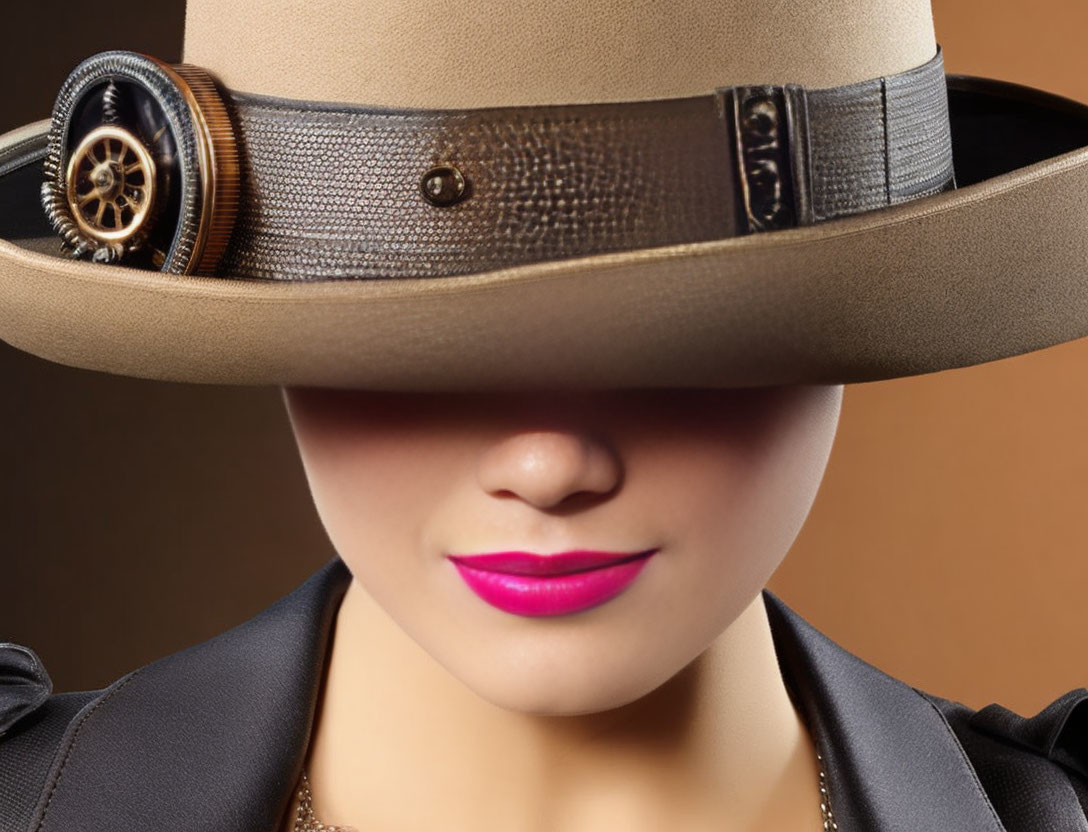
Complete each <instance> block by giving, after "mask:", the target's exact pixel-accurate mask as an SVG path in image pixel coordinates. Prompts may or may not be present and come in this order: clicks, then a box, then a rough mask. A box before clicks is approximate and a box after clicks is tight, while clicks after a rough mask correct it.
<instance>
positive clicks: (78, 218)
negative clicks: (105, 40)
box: [42, 51, 239, 274]
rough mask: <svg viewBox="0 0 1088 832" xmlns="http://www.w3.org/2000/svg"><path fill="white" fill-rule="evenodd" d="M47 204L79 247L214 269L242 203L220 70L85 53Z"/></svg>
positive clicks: (50, 155)
mask: <svg viewBox="0 0 1088 832" xmlns="http://www.w3.org/2000/svg"><path fill="white" fill-rule="evenodd" d="M44 171H45V182H44V183H43V184H42V205H43V207H44V209H45V212H46V215H47V216H48V218H49V220H50V222H51V223H52V225H53V227H54V228H55V229H56V231H57V232H58V234H60V236H61V238H62V242H63V246H64V248H65V249H66V250H67V251H68V253H69V254H71V255H72V256H74V257H90V258H91V259H93V260H95V261H97V262H101V263H121V264H124V265H132V266H137V267H143V268H151V269H157V270H161V271H165V272H171V273H175V274H212V273H214V271H215V270H216V267H217V266H218V263H219V260H220V259H221V257H222V256H223V253H224V251H225V250H226V247H227V244H228V243H229V241H230V236H231V232H232V231H233V227H234V219H235V216H236V215H237V209H238V191H239V161H238V149H237V146H236V142H235V139H234V130H233V126H232V122H231V119H230V117H229V115H228V113H227V109H226V103H225V102H224V100H223V99H222V97H221V96H220V95H219V93H218V91H217V89H216V87H215V83H214V81H213V80H212V78H211V76H210V75H209V74H208V73H207V72H205V71H204V70H202V69H200V68H199V67H195V66H191V65H189V64H176V65H170V64H167V63H164V62H163V61H160V60H158V59H157V58H153V57H150V56H148V55H140V54H137V53H134V52H122V51H113V52H103V53H99V54H98V55H94V56H92V57H90V58H88V59H87V60H86V61H84V62H83V63H81V64H80V65H79V66H78V67H76V69H75V70H74V71H73V72H72V74H71V75H69V77H68V79H67V80H66V81H65V83H64V86H63V87H62V88H61V91H60V94H59V95H58V97H57V102H56V105H55V107H54V109H53V120H52V125H51V127H50V131H49V136H48V139H47V147H46V156H45V163H44Z"/></svg>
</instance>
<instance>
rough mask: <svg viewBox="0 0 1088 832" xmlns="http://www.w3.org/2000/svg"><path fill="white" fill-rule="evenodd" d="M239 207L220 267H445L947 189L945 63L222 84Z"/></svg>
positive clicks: (423, 272) (767, 226)
mask: <svg viewBox="0 0 1088 832" xmlns="http://www.w3.org/2000/svg"><path fill="white" fill-rule="evenodd" d="M226 97H227V101H228V104H229V105H230V106H229V107H228V110H229V111H230V113H231V118H232V121H233V124H234V129H235V136H236V139H237V144H238V148H239V162H240V188H241V191H240V199H239V204H238V214H237V220H236V222H235V224H234V230H233V234H232V236H231V238H230V240H229V243H228V244H227V246H226V250H225V253H224V255H223V257H222V260H221V261H220V262H219V264H218V266H217V267H215V269H214V272H215V273H217V274H221V275H223V276H230V277H243V278H271V279H282V280H313V279H338V278H381V277H437V276H443V275H455V274H470V273H475V272H482V271H488V270H492V269H498V268H503V267H505V266H512V265H518V264H522V263H530V262H536V261H544V260H556V259H563V258H569V257H578V256H584V255H591V254H599V253H605V252H610V251H620V250H629V249H639V248H647V247H655V246H665V245H671V244H676V243H685V242H699V241H704V240H712V239H721V238H725V237H733V236H738V235H742V234H748V233H753V232H761V231H773V230H778V229H783V228H790V227H794V226H798V225H809V224H812V223H816V222H821V221H824V220H828V219H833V218H835V217H841V216H846V215H850V214H856V213H860V212H863V211H871V210H875V209H878V208H882V207H885V206H888V205H893V204H896V203H899V202H903V201H906V200H909V199H915V198H918V197H923V196H928V195H931V194H934V193H937V192H939V191H942V190H946V189H948V188H949V187H953V186H954V178H953V169H952V145H951V135H950V129H949V117H948V101H947V92H946V87H945V75H944V64H943V58H942V53H941V50H940V48H939V47H938V49H937V52H936V54H935V55H934V57H933V58H932V59H931V60H930V61H928V62H927V63H926V64H924V65H922V66H919V67H916V68H914V69H911V70H909V71H907V72H903V73H900V74H898V75H893V76H886V77H882V78H877V79H872V80H867V81H862V82H859V83H856V84H850V85H846V86H840V87H831V88H824V89H806V88H805V87H803V86H799V85H791V84H788V85H784V86H737V87H724V88H720V89H718V90H716V91H715V92H714V93H713V94H710V95H705V96H696V97H689V98H672V99H657V100H651V101H631V102H610V103H596V104H570V105H548V106H526V107H495V108H480V109H461V110H439V109H392V108H375V107H358V106H345V105H340V104H329V103H324V102H308V101H294V100H285V99H278V98H271V97H266V96H258V95H252V94H247V93H240V92H233V91H232V92H229V93H228V94H227V96H226Z"/></svg>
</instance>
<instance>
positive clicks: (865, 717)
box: [763, 590, 1004, 832]
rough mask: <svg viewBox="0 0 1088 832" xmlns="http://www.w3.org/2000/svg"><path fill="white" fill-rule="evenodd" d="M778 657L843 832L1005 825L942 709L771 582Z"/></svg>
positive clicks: (968, 830)
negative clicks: (854, 649) (796, 606)
mask: <svg viewBox="0 0 1088 832" xmlns="http://www.w3.org/2000/svg"><path fill="white" fill-rule="evenodd" d="M763 599H764V603H765V605H766V607H767V615H768V618H769V620H770V624H771V632H772V635H773V637H774V643H775V651H776V652H777V654H778V663H779V667H780V669H781V670H782V676H783V678H784V679H785V680H786V683H787V684H788V685H789V686H790V688H791V689H792V690H793V692H794V700H795V702H796V703H797V706H798V708H799V710H800V712H801V714H802V716H803V718H804V719H805V721H806V722H807V724H808V725H809V730H810V731H811V732H812V733H813V734H814V735H815V736H816V738H817V742H818V744H819V745H820V750H821V753H822V754H823V757H824V762H825V770H826V771H827V780H828V783H829V785H828V792H829V796H830V799H831V808H832V810H833V811H834V815H835V820H836V822H837V823H838V825H839V829H841V830H842V832H854V830H880V832H898V830H902V831H903V832H907V830H911V832H917V830H953V829H954V830H956V832H983V830H986V832H1004V826H1002V824H1001V821H1000V820H999V819H998V817H997V813H996V812H995V811H994V808H993V806H992V805H991V803H990V800H989V798H988V797H987V796H986V794H985V792H984V791H983V788H982V786H981V784H980V783H979V779H978V776H977V775H976V774H975V770H974V768H973V767H972V766H971V764H970V762H969V761H968V759H967V755H966V754H965V752H964V750H963V747H962V746H961V745H960V742H959V740H958V739H957V737H956V735H955V734H954V732H953V731H952V729H951V727H949V725H948V722H947V720H946V719H945V717H944V715H943V714H942V713H941V712H940V711H939V710H938V709H937V708H936V706H934V705H933V704H932V703H930V701H929V700H928V699H927V698H926V697H925V696H923V695H922V693H921V692H920V691H917V690H915V689H914V688H913V687H911V686H910V685H907V684H905V683H904V682H901V681H899V680H898V679H895V678H894V677H892V676H889V675H888V674H886V673H884V672H883V671H881V670H880V669H878V668H876V667H874V666H873V665H871V664H868V663H867V662H865V661H863V660H862V659H860V658H858V657H857V656H855V655H853V654H852V653H850V652H848V651H847V650H845V649H843V648H842V647H840V646H839V645H838V644H836V643H835V642H833V641H832V640H831V639H829V638H828V637H827V636H825V635H824V634H823V633H821V632H820V631H819V630H817V629H816V628H815V627H813V626H812V625H811V624H809V623H808V622H807V621H805V620H804V619H803V618H801V616H799V615H798V614H797V613H796V612H794V611H793V610H792V609H790V608H789V607H788V606H786V604H785V603H783V602H782V600H781V599H780V598H778V596H776V595H775V594H774V593H772V592H771V591H770V590H764V591H763Z"/></svg>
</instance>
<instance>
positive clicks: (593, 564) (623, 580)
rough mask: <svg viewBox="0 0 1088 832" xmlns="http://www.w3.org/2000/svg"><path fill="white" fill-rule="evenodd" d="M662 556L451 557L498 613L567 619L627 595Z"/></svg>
mask: <svg viewBox="0 0 1088 832" xmlns="http://www.w3.org/2000/svg"><path fill="white" fill-rule="evenodd" d="M656 552H657V549H647V550H646V551H643V552H633V553H632V552H595V551H590V550H587V549H578V550H575V551H571V552H560V553H558V554H554V555H536V554H533V553H531V552H495V553H493V554H487V555H447V557H448V558H449V559H450V560H451V561H453V565H454V566H456V567H457V571H458V573H459V574H460V575H461V577H462V578H463V579H464V581H465V583H466V584H468V586H469V588H470V589H471V590H472V591H473V592H475V593H476V594H477V595H478V596H479V597H480V598H482V599H483V600H484V601H486V602H487V603H489V604H491V605H492V606H493V607H498V608H499V609H500V610H503V611H505V612H510V613H514V614H515V615H527V616H543V615H567V614H568V613H572V612H579V611H580V610H585V609H589V608H590V607H595V606H597V605H598V604H603V603H604V602H605V601H610V600H612V599H613V598H615V597H616V596H617V595H619V594H620V593H621V592H623V590H625V589H626V588H627V587H628V586H629V585H630V584H631V582H632V581H634V580H635V578H637V577H638V574H639V572H641V571H642V568H643V567H644V566H645V565H646V563H647V562H648V561H649V560H650V558H651V557H652V556H653V555H654V554H655V553H656Z"/></svg>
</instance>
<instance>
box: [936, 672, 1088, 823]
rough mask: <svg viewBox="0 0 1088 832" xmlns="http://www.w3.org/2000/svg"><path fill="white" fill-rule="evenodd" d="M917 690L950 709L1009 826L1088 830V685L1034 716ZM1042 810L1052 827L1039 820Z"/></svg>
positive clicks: (951, 719) (951, 722)
mask: <svg viewBox="0 0 1088 832" xmlns="http://www.w3.org/2000/svg"><path fill="white" fill-rule="evenodd" d="M916 690H917V689H916ZM918 692H919V693H920V694H922V696H924V697H925V698H926V699H928V700H929V701H930V702H931V703H932V704H933V705H934V706H935V707H936V708H937V709H938V710H939V711H940V712H941V713H942V714H943V715H944V717H945V719H946V720H947V722H948V724H949V727H950V728H951V729H952V730H953V732H954V733H955V734H956V737H957V738H958V739H959V741H960V745H961V746H962V747H963V750H964V752H965V754H966V755H967V757H968V758H969V759H970V761H971V764H972V766H973V767H974V768H975V771H976V773H977V774H978V777H979V780H980V782H981V784H982V786H983V787H984V788H985V790H986V793H987V795H988V796H989V797H990V799H991V801H992V802H993V803H994V806H995V808H996V809H997V810H998V814H999V815H1001V819H1002V821H1003V822H1004V823H1005V825H1006V827H1007V828H1008V829H1009V830H1010V832H1012V830H1017V829H1021V828H1023V829H1051V828H1053V829H1079V828H1084V827H1083V825H1084V823H1085V822H1086V820H1088V688H1083V687H1081V688H1074V689H1072V690H1070V691H1067V692H1066V693H1063V694H1062V695H1061V696H1059V697H1057V698H1056V699H1055V700H1054V701H1053V702H1051V703H1050V704H1049V705H1047V706H1046V707H1044V708H1043V709H1042V710H1040V711H1039V712H1038V713H1037V714H1035V715H1034V716H1030V717H1026V716H1022V715H1020V714H1018V713H1016V712H1015V711H1012V710H1010V709H1009V708H1006V707H1005V706H1003V705H999V704H997V703H992V704H990V705H986V706H985V707H983V708H980V709H978V710H977V711H976V710H974V709H972V708H970V707H968V706H967V705H964V704H963V703H962V702H956V701H954V700H950V699H944V698H942V697H940V696H935V695H933V694H929V693H926V692H924V691H920V690H919V691H918ZM1040 812H1041V813H1044V814H1046V813H1049V816H1050V817H1051V818H1052V819H1051V820H1050V821H1049V822H1050V823H1052V824H1054V825H1047V824H1045V823H1044V824H1042V825H1039V823H1040V816H1039V813H1040Z"/></svg>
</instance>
